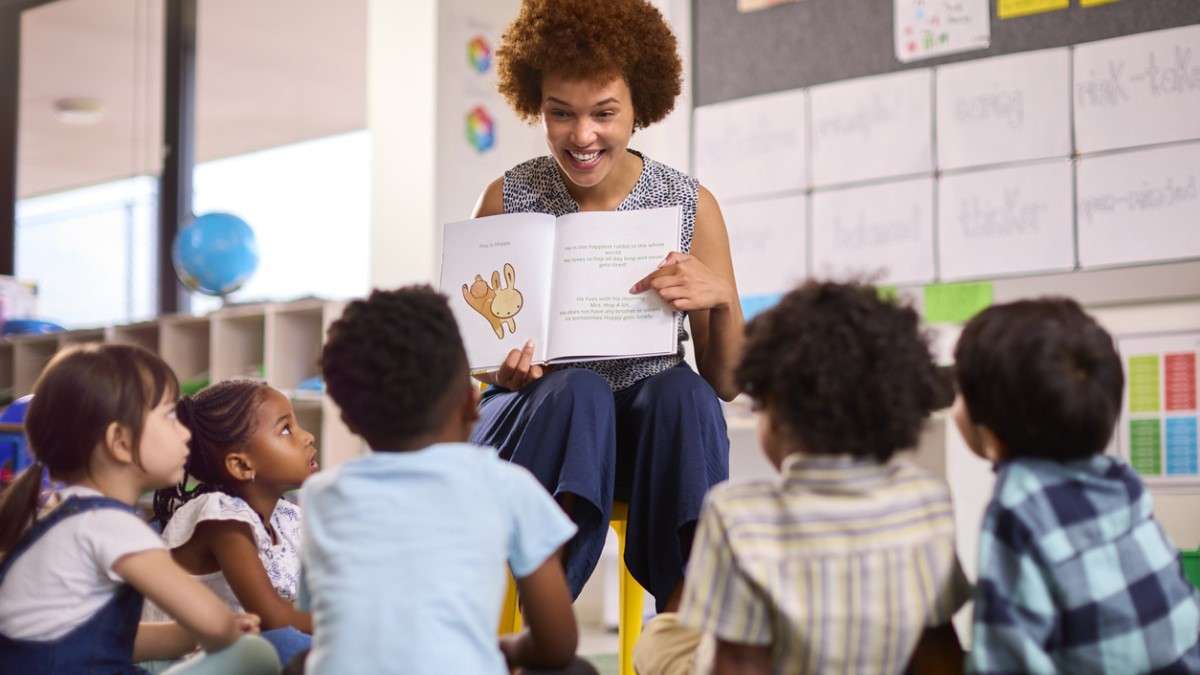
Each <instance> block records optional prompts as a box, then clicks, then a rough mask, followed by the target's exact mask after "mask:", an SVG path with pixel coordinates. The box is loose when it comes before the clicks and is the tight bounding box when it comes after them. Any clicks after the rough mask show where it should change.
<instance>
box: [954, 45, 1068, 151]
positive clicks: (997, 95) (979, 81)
mask: <svg viewBox="0 0 1200 675" xmlns="http://www.w3.org/2000/svg"><path fill="white" fill-rule="evenodd" d="M1070 81H1071V53H1070V50H1068V49H1065V48H1064V49H1047V50H1044V51H1037V52H1026V53H1024V54H1013V55H1011V56H998V57H995V58H990V59H980V60H978V61H970V62H967V63H959V64H954V65H949V66H940V67H939V68H938V69H937V140H938V143H937V152H938V167H939V168H942V169H958V168H963V167H971V166H980V165H986V164H1000V163H1004V162H1016V161H1022V160H1027V159H1040V158H1046V157H1069V156H1070V155H1071V99H1070V90H1071V88H1070Z"/></svg>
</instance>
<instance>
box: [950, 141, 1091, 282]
mask: <svg viewBox="0 0 1200 675" xmlns="http://www.w3.org/2000/svg"><path fill="white" fill-rule="evenodd" d="M1071 179H1072V176H1071V161H1070V160H1068V159H1058V160H1050V161H1042V162H1036V163H1032V164H1024V165H1018V166H1010V167H1005V168H999V169H986V170H981V171H970V172H964V173H957V174H944V175H943V176H942V181H941V184H940V185H939V186H938V260H939V262H940V263H941V278H942V279H944V280H959V279H971V278H983V277H990V276H996V275H1005V274H1017V273H1021V272H1044V271H1049V270H1068V269H1072V268H1073V267H1074V266H1075V232H1074V228H1073V225H1074V220H1073V215H1074V212H1073V210H1072V204H1071Z"/></svg>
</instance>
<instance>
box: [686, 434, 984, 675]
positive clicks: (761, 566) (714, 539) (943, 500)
mask: <svg viewBox="0 0 1200 675" xmlns="http://www.w3.org/2000/svg"><path fill="white" fill-rule="evenodd" d="M686 578H687V581H686V584H685V587H684V594H683V602H682V605H681V606H680V610H679V621H680V623H682V624H683V625H685V626H690V627H692V628H695V629H697V630H699V631H701V632H703V633H705V634H707V635H709V636H715V637H717V638H720V639H722V640H725V641H726V642H735V643H741V644H750V645H770V646H771V652H772V661H773V663H774V672H775V673H789V674H790V673H855V674H870V673H888V674H891V673H902V672H904V669H905V668H906V667H907V665H908V661H909V658H910V656H911V654H912V651H913V648H914V647H915V646H916V643H917V639H918V638H919V637H920V635H921V632H922V631H923V630H924V629H925V628H927V627H934V626H940V625H945V624H947V623H949V621H950V618H951V616H953V614H954V612H955V611H956V610H957V609H958V608H959V607H961V606H962V604H963V603H964V602H965V601H966V600H967V597H968V595H969V587H968V584H967V582H966V579H965V577H963V574H962V569H961V568H960V567H959V564H958V559H957V557H956V555H955V552H954V515H953V509H952V507H951V503H950V493H949V490H948V489H947V487H946V485H945V482H944V481H942V480H941V479H938V478H935V477H933V476H932V475H930V474H928V473H927V472H925V471H923V470H921V469H919V468H917V467H915V466H913V465H912V464H910V463H908V462H906V461H902V460H893V461H892V462H890V463H888V464H882V465H881V464H878V463H875V462H869V461H861V460H859V461H855V460H854V459H852V458H850V457H846V456H814V455H808V456H806V455H801V454H794V455H791V456H790V457H788V458H787V460H785V462H784V464H783V471H782V476H781V477H780V478H779V479H776V480H766V481H756V482H752V483H726V484H723V485H719V486H717V487H716V488H713V490H712V491H711V492H710V493H709V495H708V497H707V499H706V503H705V507H704V512H703V514H702V515H701V517H700V524H699V526H698V528H697V531H696V537H695V543H694V544H693V548H692V554H691V561H690V563H689V565H688V570H687V577H686ZM697 665H698V667H699V669H700V671H701V672H706V667H707V664H697Z"/></svg>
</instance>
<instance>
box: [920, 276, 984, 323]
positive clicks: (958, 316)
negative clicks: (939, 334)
mask: <svg viewBox="0 0 1200 675" xmlns="http://www.w3.org/2000/svg"><path fill="white" fill-rule="evenodd" d="M991 304H992V285H991V284H990V283H988V282H976V283H963V284H930V285H928V286H926V287H925V320H926V321H928V322H929V323H965V322H966V321H968V320H970V318H971V317H973V316H975V315H976V314H978V313H979V312H981V311H983V310H984V309H987V308H988V307H989V306H990V305H991Z"/></svg>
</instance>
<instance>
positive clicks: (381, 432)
mask: <svg viewBox="0 0 1200 675" xmlns="http://www.w3.org/2000/svg"><path fill="white" fill-rule="evenodd" d="M321 369H322V371H324V375H325V386H326V388H327V389H328V390H329V395H330V396H331V397H333V400H334V402H336V403H337V404H338V406H339V407H340V408H341V410H342V419H343V420H344V421H345V422H346V426H348V427H349V428H350V430H351V431H353V432H354V433H356V434H358V435H360V436H362V437H363V438H364V439H366V441H367V443H368V444H370V446H371V447H372V448H373V449H375V450H388V451H394V450H415V449H419V448H421V447H424V446H425V445H428V444H430V443H433V442H438V441H465V440H466V439H467V437H468V435H469V434H470V430H471V425H472V424H473V423H474V421H475V419H476V418H477V413H476V412H475V402H476V399H477V398H478V393H477V390H476V389H475V388H474V387H473V386H472V385H471V381H470V378H469V377H468V367H467V355H466V351H465V350H464V349H463V343H462V338H461V337H460V336H459V332H458V324H457V323H456V322H455V320H454V314H452V313H451V311H450V306H449V304H448V303H447V302H446V296H444V295H442V294H441V293H438V292H437V291H434V290H433V289H432V288H430V287H429V286H406V287H404V288H400V289H397V290H394V291H380V290H377V291H374V292H372V293H371V296H370V297H369V298H367V299H366V300H356V301H354V302H352V303H350V304H349V305H348V306H347V307H346V311H345V312H344V313H343V314H342V316H341V318H340V319H338V320H337V321H335V322H334V323H333V325H332V326H330V327H329V335H328V338H327V340H326V342H325V349H324V351H323V352H322V354H321Z"/></svg>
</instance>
